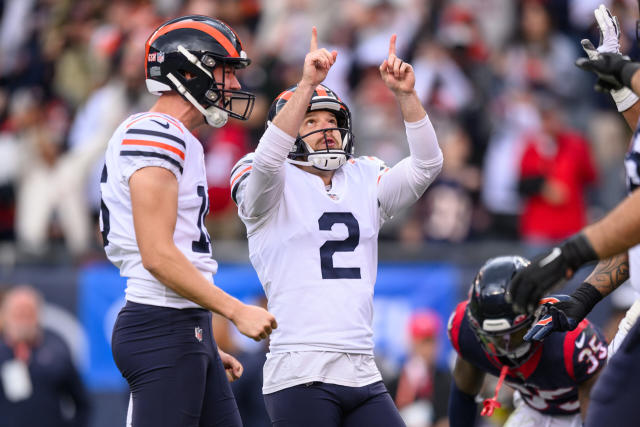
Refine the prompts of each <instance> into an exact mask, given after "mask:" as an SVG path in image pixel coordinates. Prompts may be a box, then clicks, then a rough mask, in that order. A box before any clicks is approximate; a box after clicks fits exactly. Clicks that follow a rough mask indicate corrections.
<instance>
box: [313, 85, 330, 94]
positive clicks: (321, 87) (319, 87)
mask: <svg viewBox="0 0 640 427" xmlns="http://www.w3.org/2000/svg"><path fill="white" fill-rule="evenodd" d="M316 93H317V94H318V95H320V96H328V95H329V94H328V93H327V91H326V90H325V88H324V87H323V86H322V85H318V86H317V87H316Z"/></svg>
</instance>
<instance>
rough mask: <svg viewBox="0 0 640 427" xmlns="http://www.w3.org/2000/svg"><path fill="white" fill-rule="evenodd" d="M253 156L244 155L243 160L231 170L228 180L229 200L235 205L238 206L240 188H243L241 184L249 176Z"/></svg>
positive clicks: (252, 154)
mask: <svg viewBox="0 0 640 427" xmlns="http://www.w3.org/2000/svg"><path fill="white" fill-rule="evenodd" d="M254 156H255V153H249V154H247V155H245V156H244V157H243V158H241V159H240V160H238V162H237V163H236V164H235V165H234V166H233V169H231V177H230V178H229V180H230V181H229V183H230V187H231V199H233V201H234V203H235V204H236V205H237V204H239V201H240V199H241V193H242V188H244V186H243V185H242V183H243V182H245V180H246V179H247V178H248V177H249V175H250V174H251V169H252V168H253V158H254Z"/></svg>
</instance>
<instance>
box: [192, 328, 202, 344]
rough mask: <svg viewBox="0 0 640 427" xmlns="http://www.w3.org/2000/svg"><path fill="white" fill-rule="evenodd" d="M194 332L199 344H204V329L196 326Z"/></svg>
mask: <svg viewBox="0 0 640 427" xmlns="http://www.w3.org/2000/svg"><path fill="white" fill-rule="evenodd" d="M194 332H195V335H196V339H197V340H198V341H199V342H202V328H201V327H200V326H196V328H195V331H194Z"/></svg>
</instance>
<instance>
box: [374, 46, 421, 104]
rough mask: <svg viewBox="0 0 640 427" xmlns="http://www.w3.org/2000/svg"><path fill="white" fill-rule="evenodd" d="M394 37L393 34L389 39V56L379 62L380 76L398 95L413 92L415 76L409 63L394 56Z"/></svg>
mask: <svg viewBox="0 0 640 427" xmlns="http://www.w3.org/2000/svg"><path fill="white" fill-rule="evenodd" d="M396 37H397V36H396V35H395V34H393V35H392V36H391V39H390V40H389V56H388V57H387V59H385V60H384V61H382V64H380V76H382V80H383V81H384V84H385V85H387V87H388V88H389V89H391V91H392V92H393V93H394V94H395V95H396V96H398V95H405V94H410V93H412V92H413V88H414V86H415V84H416V76H415V74H414V72H413V67H412V66H411V64H408V63H406V62H404V61H403V60H402V59H400V58H398V57H397V56H396Z"/></svg>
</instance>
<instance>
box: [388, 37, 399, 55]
mask: <svg viewBox="0 0 640 427" xmlns="http://www.w3.org/2000/svg"><path fill="white" fill-rule="evenodd" d="M397 37H398V36H396V35H395V34H392V35H391V39H390V40H389V55H395V54H396V38H397Z"/></svg>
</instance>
